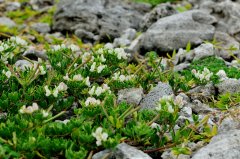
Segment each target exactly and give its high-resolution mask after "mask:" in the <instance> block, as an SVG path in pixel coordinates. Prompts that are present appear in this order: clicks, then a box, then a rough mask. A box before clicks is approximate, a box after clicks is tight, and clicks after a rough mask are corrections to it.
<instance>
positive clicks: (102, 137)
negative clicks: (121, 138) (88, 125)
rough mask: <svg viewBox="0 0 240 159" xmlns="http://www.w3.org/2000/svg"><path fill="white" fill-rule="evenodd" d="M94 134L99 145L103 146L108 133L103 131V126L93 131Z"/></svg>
mask: <svg viewBox="0 0 240 159" xmlns="http://www.w3.org/2000/svg"><path fill="white" fill-rule="evenodd" d="M92 136H93V137H95V138H96V140H97V141H96V144H97V146H101V145H102V142H103V141H107V138H108V134H107V133H105V132H103V128H101V127H98V128H97V129H96V131H95V132H93V133H92Z"/></svg>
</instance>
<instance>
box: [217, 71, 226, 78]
mask: <svg viewBox="0 0 240 159" xmlns="http://www.w3.org/2000/svg"><path fill="white" fill-rule="evenodd" d="M216 75H217V76H218V77H219V78H220V80H224V79H227V78H228V77H227V74H226V72H225V71H224V70H219V71H218V72H217V73H216Z"/></svg>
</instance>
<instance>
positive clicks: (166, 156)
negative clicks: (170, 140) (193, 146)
mask: <svg viewBox="0 0 240 159" xmlns="http://www.w3.org/2000/svg"><path fill="white" fill-rule="evenodd" d="M161 158H162V159H190V155H183V154H181V155H179V156H176V155H174V154H173V153H172V152H171V151H170V150H167V151H165V152H163V154H162V155H161Z"/></svg>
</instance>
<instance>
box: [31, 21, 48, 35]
mask: <svg viewBox="0 0 240 159" xmlns="http://www.w3.org/2000/svg"><path fill="white" fill-rule="evenodd" d="M31 27H32V29H34V30H36V31H37V32H39V33H49V32H50V31H51V28H50V26H49V24H47V23H34V24H32V25H31Z"/></svg>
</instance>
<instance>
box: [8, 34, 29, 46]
mask: <svg viewBox="0 0 240 159" xmlns="http://www.w3.org/2000/svg"><path fill="white" fill-rule="evenodd" d="M10 41H12V42H15V43H16V44H17V45H21V46H26V45H27V42H26V41H25V40H23V39H21V38H20V37H18V36H16V37H11V38H10Z"/></svg>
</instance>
